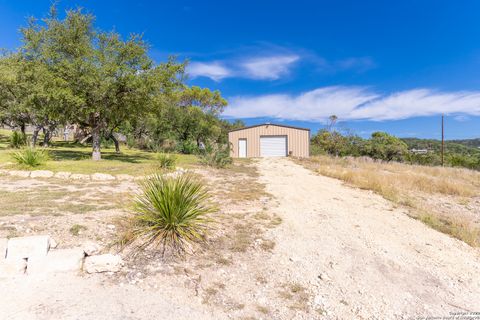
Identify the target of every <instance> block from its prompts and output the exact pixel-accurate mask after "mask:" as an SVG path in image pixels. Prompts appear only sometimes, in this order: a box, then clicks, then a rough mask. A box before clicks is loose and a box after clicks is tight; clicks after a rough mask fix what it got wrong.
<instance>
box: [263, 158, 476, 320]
mask: <svg viewBox="0 0 480 320" xmlns="http://www.w3.org/2000/svg"><path fill="white" fill-rule="evenodd" d="M259 168H260V173H261V180H262V182H264V183H265V184H266V189H267V192H269V193H271V194H272V195H274V196H275V198H276V200H277V202H278V206H277V207H276V208H272V210H276V213H277V214H278V215H279V216H280V217H281V218H282V219H283V223H282V225H281V226H280V227H279V228H277V229H275V230H274V233H275V234H274V237H275V239H276V243H277V246H276V247H275V250H274V251H273V256H272V263H273V264H275V263H278V265H279V266H281V262H282V261H284V260H285V259H284V257H285V256H288V257H290V260H293V262H294V265H293V266H292V267H289V268H286V269H285V268H281V267H279V269H278V272H279V273H289V276H291V277H295V278H297V280H298V281H300V282H310V283H311V284H312V286H311V288H312V289H313V290H314V291H315V292H314V300H315V301H314V303H316V304H318V305H319V306H320V308H321V309H323V310H324V311H325V312H324V314H326V315H327V318H339V319H359V318H360V319H393V318H400V317H402V316H410V317H411V316H417V315H430V316H446V315H448V314H449V312H465V311H471V312H475V311H476V312H478V311H480V251H479V250H478V249H473V248H471V247H469V246H468V245H466V244H464V243H463V242H461V241H458V240H456V239H453V238H451V237H449V236H447V235H444V234H442V233H439V232H437V231H435V230H433V229H430V228H428V227H427V226H425V225H424V224H422V223H421V222H419V221H416V220H414V219H411V218H409V217H408V216H407V215H406V214H405V211H404V210H403V209H401V208H394V207H393V205H392V204H391V203H389V202H388V201H386V200H384V199H383V198H381V197H380V196H377V195H375V194H373V193H371V192H369V191H365V190H359V189H354V188H350V187H347V186H345V185H343V184H342V182H340V181H339V180H335V179H331V178H327V177H323V176H319V175H317V174H315V173H313V172H311V171H309V170H307V169H305V168H303V167H301V166H300V165H297V164H294V163H293V162H291V161H289V160H287V159H263V160H261V161H260V162H259ZM317 277H320V278H321V279H322V281H321V283H320V284H318V282H317V281H316V278H317Z"/></svg>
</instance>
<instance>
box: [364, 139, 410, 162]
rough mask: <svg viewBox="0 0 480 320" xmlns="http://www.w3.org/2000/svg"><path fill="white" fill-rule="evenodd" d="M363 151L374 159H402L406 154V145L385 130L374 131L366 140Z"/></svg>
mask: <svg viewBox="0 0 480 320" xmlns="http://www.w3.org/2000/svg"><path fill="white" fill-rule="evenodd" d="M363 151H364V153H365V154H366V155H368V156H370V157H372V158H374V159H381V160H386V161H393V160H394V161H403V160H404V159H405V156H406V155H407V154H408V146H407V144H406V143H405V142H403V141H402V140H400V139H399V138H397V137H394V136H392V135H389V134H388V133H386V132H374V133H373V134H372V137H371V138H370V139H369V140H368V141H367V142H366V144H365V147H364V150H363Z"/></svg>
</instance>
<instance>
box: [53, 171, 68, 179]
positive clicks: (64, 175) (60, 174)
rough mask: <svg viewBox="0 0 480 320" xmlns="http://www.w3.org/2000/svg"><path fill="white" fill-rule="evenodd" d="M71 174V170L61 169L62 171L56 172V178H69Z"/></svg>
mask: <svg viewBox="0 0 480 320" xmlns="http://www.w3.org/2000/svg"><path fill="white" fill-rule="evenodd" d="M71 175H72V173H71V172H66V171H60V172H57V173H55V178H58V179H68V178H69V177H70V176H71Z"/></svg>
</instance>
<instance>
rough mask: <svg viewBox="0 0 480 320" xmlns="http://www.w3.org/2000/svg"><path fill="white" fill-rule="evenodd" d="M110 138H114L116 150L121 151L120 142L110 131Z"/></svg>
mask: <svg viewBox="0 0 480 320" xmlns="http://www.w3.org/2000/svg"><path fill="white" fill-rule="evenodd" d="M109 138H110V139H112V141H113V143H114V144H115V152H116V153H120V144H119V143H118V140H117V138H115V135H114V134H113V133H110V137H109Z"/></svg>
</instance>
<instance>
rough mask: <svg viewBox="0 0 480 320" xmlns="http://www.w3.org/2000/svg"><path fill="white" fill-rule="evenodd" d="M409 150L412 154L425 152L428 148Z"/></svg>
mask: <svg viewBox="0 0 480 320" xmlns="http://www.w3.org/2000/svg"><path fill="white" fill-rule="evenodd" d="M410 152H411V153H413V154H427V153H428V152H429V150H428V149H411V150H410Z"/></svg>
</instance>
